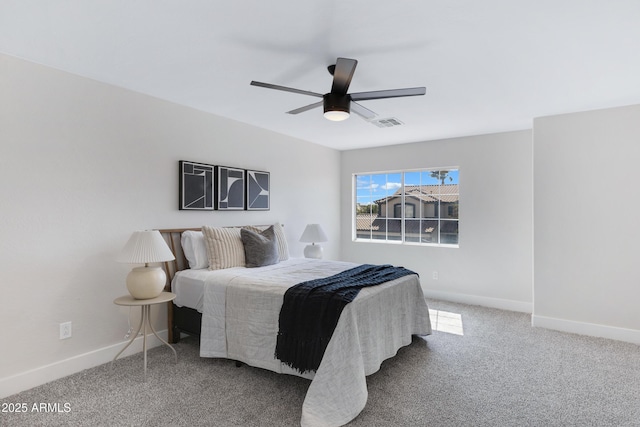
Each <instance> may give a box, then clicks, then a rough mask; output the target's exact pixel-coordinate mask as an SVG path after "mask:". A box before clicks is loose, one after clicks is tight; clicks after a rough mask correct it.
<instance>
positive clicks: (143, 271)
mask: <svg viewBox="0 0 640 427" xmlns="http://www.w3.org/2000/svg"><path fill="white" fill-rule="evenodd" d="M173 259H175V257H174V256H173V253H172V252H171V250H170V249H169V246H167V243H166V242H165V241H164V239H163V238H162V235H160V232H159V231H158V230H146V231H136V232H134V233H133V234H132V235H131V237H130V238H129V241H127V244H126V245H124V248H122V251H120V254H119V255H118V258H117V261H118V262H126V263H129V264H144V265H145V266H144V267H136V268H134V269H133V270H131V272H130V273H129V275H128V276H127V289H128V290H129V293H130V294H131V296H133V297H134V298H136V299H149V298H155V297H157V296H158V295H160V294H161V293H162V290H163V289H164V286H165V283H166V281H167V275H166V274H165V272H164V270H163V269H162V268H160V267H151V266H149V265H148V264H149V263H152V262H163V261H171V260H173Z"/></svg>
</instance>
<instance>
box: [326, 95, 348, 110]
mask: <svg viewBox="0 0 640 427" xmlns="http://www.w3.org/2000/svg"><path fill="white" fill-rule="evenodd" d="M322 98H323V100H324V102H323V105H324V112H325V113H326V112H327V111H344V112H345V113H347V114H349V113H350V111H351V109H350V106H351V96H350V95H348V94H347V95H340V94H337V93H325V94H324V95H323V96H322Z"/></svg>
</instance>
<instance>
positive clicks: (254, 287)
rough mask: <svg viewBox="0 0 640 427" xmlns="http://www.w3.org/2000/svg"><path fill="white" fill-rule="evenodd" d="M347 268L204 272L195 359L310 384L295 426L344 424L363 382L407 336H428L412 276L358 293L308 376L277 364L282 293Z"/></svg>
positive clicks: (322, 264) (308, 264)
mask: <svg viewBox="0 0 640 427" xmlns="http://www.w3.org/2000/svg"><path fill="white" fill-rule="evenodd" d="M354 266H355V264H351V263H344V262H335V261H321V260H309V259H290V260H287V261H284V262H281V263H278V264H275V265H271V266H267V267H260V268H243V267H238V268H229V269H224V270H217V271H212V272H210V273H211V274H210V275H209V276H208V278H207V280H206V284H205V286H204V303H203V309H202V335H201V337H200V355H201V356H202V357H224V358H229V359H233V360H239V361H242V362H245V363H247V364H249V365H251V366H256V367H260V368H264V369H269V370H271V371H275V372H279V373H286V374H293V375H298V376H303V377H305V378H309V379H312V382H311V385H310V386H309V389H308V391H307V395H306V397H305V400H304V403H303V407H302V417H301V425H302V426H305V427H306V426H340V425H343V424H346V423H348V422H349V421H351V420H352V419H354V418H355V417H356V416H357V415H358V414H359V413H360V412H361V411H362V409H363V408H364V406H365V404H366V402H367V384H366V379H365V376H366V375H370V374H372V373H374V372H376V371H378V369H380V364H381V363H382V362H383V361H384V360H385V359H387V358H389V357H392V356H393V355H395V354H396V352H397V350H398V349H399V348H400V347H402V346H405V345H408V344H410V343H411V335H412V334H419V335H426V334H429V333H431V325H430V322H429V312H428V308H427V305H426V302H425V300H424V295H423V293H422V288H421V287H420V282H419V280H418V278H417V276H406V277H402V278H400V279H397V280H394V281H392V282H388V283H384V284H382V285H379V286H374V287H368V288H364V289H362V290H361V291H360V293H359V294H358V296H357V297H356V299H355V300H354V301H353V302H352V303H350V304H347V306H346V307H345V308H344V310H343V312H342V315H341V316H340V320H339V322H338V325H337V327H336V330H335V332H334V334H333V337H332V339H331V341H330V342H329V345H328V346H327V349H326V352H325V355H324V358H323V360H322V362H321V364H320V366H319V368H318V370H317V372H316V373H315V375H314V374H313V373H307V374H304V375H302V374H300V373H299V372H297V371H295V370H293V369H291V368H289V367H288V366H286V365H284V364H283V363H281V362H280V361H279V360H278V359H276V358H275V357H274V354H275V346H276V335H277V333H278V319H279V313H280V307H281V306H282V301H283V298H284V293H285V291H286V290H287V288H289V287H290V286H293V285H296V284H298V283H300V282H303V281H306V280H310V279H315V278H319V277H325V276H330V275H333V274H336V273H339V272H341V271H343V270H346V269H349V268H351V267H354Z"/></svg>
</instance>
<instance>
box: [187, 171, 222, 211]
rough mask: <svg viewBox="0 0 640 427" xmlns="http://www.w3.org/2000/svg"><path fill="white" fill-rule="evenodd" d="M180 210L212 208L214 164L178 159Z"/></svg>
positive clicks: (210, 209)
mask: <svg viewBox="0 0 640 427" xmlns="http://www.w3.org/2000/svg"><path fill="white" fill-rule="evenodd" d="M179 166H180V205H179V208H180V210H209V211H212V210H213V179H214V166H212V165H207V164H204V163H194V162H187V161H184V160H180V162H179Z"/></svg>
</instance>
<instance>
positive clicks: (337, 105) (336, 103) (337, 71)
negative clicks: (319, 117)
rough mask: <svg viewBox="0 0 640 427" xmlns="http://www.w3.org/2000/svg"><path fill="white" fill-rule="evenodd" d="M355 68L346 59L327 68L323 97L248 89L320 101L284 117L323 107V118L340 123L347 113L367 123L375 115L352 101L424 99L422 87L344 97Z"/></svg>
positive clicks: (292, 90)
mask: <svg viewBox="0 0 640 427" xmlns="http://www.w3.org/2000/svg"><path fill="white" fill-rule="evenodd" d="M356 65H358V61H356V60H355V59H349V58H338V59H337V61H336V63H335V65H329V67H327V68H328V70H329V73H331V74H332V75H333V85H332V86H331V92H329V93H325V94H324V95H323V94H321V93H316V92H310V91H307V90H300V89H294V88H290V87H286V86H279V85H274V84H271V83H262V82H257V81H252V82H251V85H252V86H260V87H265V88H268V89H277V90H283V91H285V92H293V93H299V94H302V95H310V96H315V97H318V98H322V101H319V102H314V103H313V104H309V105H306V106H304V107H300V108H296V109H295V110H291V111H287V113H288V114H299V113H302V112H305V111H308V110H311V109H313V108H316V107H320V106H321V105H322V106H323V107H324V117H325V118H327V119H329V120H332V121H342V120H345V119H347V118H349V113H350V112H351V111H353V112H354V113H356V114H358V115H360V116H361V117H363V118H364V119H366V120H371V119H373V118H374V117H375V116H376V115H377V114H376V113H374V112H373V111H371V110H369V109H368V108H365V107H364V106H362V105H361V104H358V103H357V102H356V101H366V100H369V99H383V98H398V97H402V96H417V95H424V94H425V93H426V88H424V87H412V88H405V89H390V90H377V91H372V92H358V93H347V91H348V90H349V85H350V84H351V78H352V77H353V73H354V72H355V71H356Z"/></svg>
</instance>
